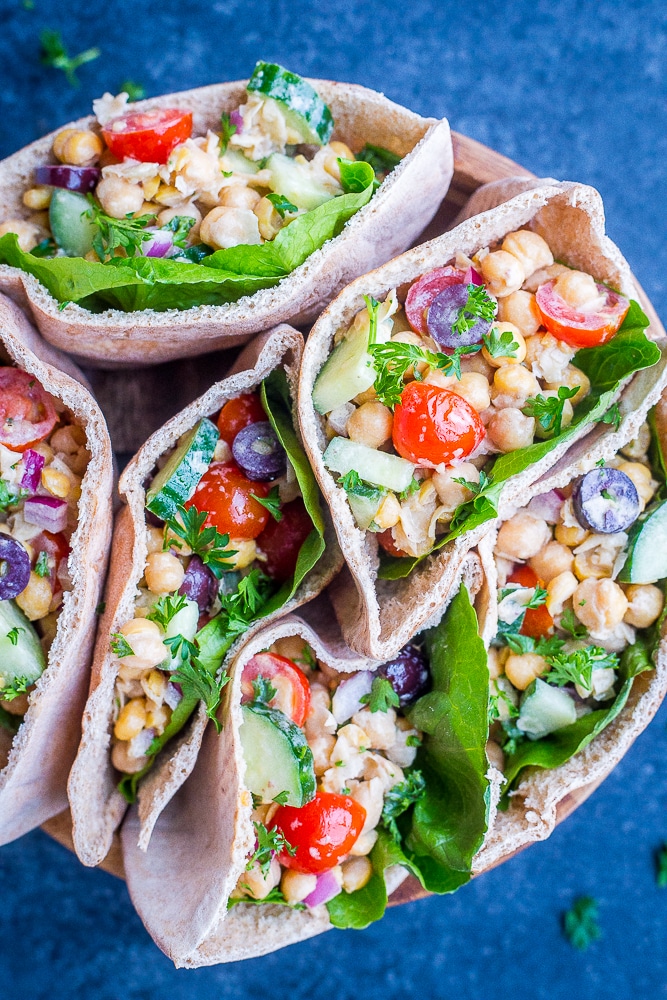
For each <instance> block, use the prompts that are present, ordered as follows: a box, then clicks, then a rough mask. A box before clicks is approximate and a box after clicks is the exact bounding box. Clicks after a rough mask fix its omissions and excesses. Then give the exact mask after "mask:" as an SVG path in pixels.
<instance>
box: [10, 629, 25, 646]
mask: <svg viewBox="0 0 667 1000" xmlns="http://www.w3.org/2000/svg"><path fill="white" fill-rule="evenodd" d="M20 632H25V629H24V628H21V627H20V626H16V627H15V628H11V629H10V630H9V632H8V633H7V638H8V639H9V641H10V642H11V644H12V646H16V645H17V644H18V641H19V633H20Z"/></svg>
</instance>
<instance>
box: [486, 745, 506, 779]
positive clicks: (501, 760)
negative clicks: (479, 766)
mask: <svg viewBox="0 0 667 1000" xmlns="http://www.w3.org/2000/svg"><path fill="white" fill-rule="evenodd" d="M486 759H487V760H488V762H489V764H492V765H493V766H494V767H496V768H497V769H498V770H499V771H502V770H503V769H504V767H505V754H504V753H503V751H502V747H501V746H500V744H499V743H496V741H495V740H487V741H486Z"/></svg>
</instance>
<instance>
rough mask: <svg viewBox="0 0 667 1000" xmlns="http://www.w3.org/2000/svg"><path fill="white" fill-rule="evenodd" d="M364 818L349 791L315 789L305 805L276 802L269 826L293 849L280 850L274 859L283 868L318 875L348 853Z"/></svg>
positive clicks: (359, 831)
mask: <svg viewBox="0 0 667 1000" xmlns="http://www.w3.org/2000/svg"><path fill="white" fill-rule="evenodd" d="M365 822H366V810H365V809H364V807H363V806H361V805H359V803H358V802H355V800H354V799H351V798H350V797H349V795H335V794H334V793H333V792H317V794H316V795H315V798H314V799H313V800H312V801H311V802H308V803H306V805H305V806H301V808H297V806H280V808H279V809H278V810H277V811H276V813H275V815H274V817H273V820H272V821H271V826H272V827H277V828H278V829H279V830H280V831H281V832H282V833H283V835H284V837H285V840H286V841H287V843H288V844H291V846H292V847H296V853H295V854H294V855H291V854H290V853H289V852H288V851H283V852H282V854H280V855H279V856H278V860H279V861H280V863H281V865H284V866H285V868H292V869H294V871H297V872H310V873H311V874H313V875H319V874H320V872H326V871H328V870H329V869H330V868H335V867H336V865H337V864H338V863H339V862H340V861H341V860H342V859H343V858H344V857H345V855H346V854H349V853H350V850H351V849H352V847H353V846H354V842H355V841H356V839H357V837H358V836H359V834H360V833H361V831H362V829H363V825H364V823H365Z"/></svg>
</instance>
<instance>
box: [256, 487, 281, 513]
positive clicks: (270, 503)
mask: <svg viewBox="0 0 667 1000" xmlns="http://www.w3.org/2000/svg"><path fill="white" fill-rule="evenodd" d="M250 496H251V497H252V498H253V500H256V501H257V503H261V505H262V507H266V509H267V510H268V512H269V514H270V515H271V517H272V518H273V519H274V520H275V521H282V519H283V512H282V511H281V509H280V505H281V500H280V489H279V488H278V487H277V486H273V487H272V488H271V491H270V493H269V495H268V497H258V496H256V495H255V494H254V493H251V494H250Z"/></svg>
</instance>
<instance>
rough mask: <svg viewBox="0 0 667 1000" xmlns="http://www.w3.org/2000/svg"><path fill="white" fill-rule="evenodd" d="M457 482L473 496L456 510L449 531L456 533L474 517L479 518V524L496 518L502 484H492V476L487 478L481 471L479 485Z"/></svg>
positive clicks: (462, 480) (460, 480) (464, 481)
mask: <svg viewBox="0 0 667 1000" xmlns="http://www.w3.org/2000/svg"><path fill="white" fill-rule="evenodd" d="M457 482H460V483H462V484H463V485H464V486H466V487H467V488H468V489H469V490H470V491H471V492H472V493H473V494H474V496H473V499H472V500H466V501H465V503H462V504H459V506H458V507H457V508H456V510H455V511H454V516H453V517H452V520H451V522H450V525H449V528H450V531H457V530H458V528H459V527H460V526H461V525H462V524H465V523H466V522H467V521H468V519H469V518H471V517H474V516H475V515H477V516H479V517H480V518H481V520H480V521H479V522H478V523H480V524H482V523H483V522H484V521H488V520H490V519H491V518H493V517H497V516H498V506H497V505H498V496H499V495H500V491H501V490H502V487H503V484H502V482H501V483H497V484H496V483H494V481H493V475H488V476H487V474H486V473H485V472H484V470H483V469H482V470H481V471H480V473H479V483H473V482H469V481H468V480H467V479H459V480H457Z"/></svg>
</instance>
